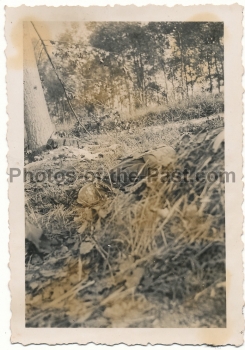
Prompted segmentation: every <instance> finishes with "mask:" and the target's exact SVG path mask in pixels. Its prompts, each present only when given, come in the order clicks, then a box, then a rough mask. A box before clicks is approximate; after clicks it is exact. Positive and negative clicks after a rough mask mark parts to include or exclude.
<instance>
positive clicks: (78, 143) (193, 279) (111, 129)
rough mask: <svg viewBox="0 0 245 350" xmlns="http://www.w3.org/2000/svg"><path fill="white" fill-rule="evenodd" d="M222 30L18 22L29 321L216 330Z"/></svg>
mask: <svg viewBox="0 0 245 350" xmlns="http://www.w3.org/2000/svg"><path fill="white" fill-rule="evenodd" d="M223 35H224V25H223V23H222V22H31V21H30V22H24V23H23V36H24V37H23V40H24V41H23V49H24V56H23V62H24V74H23V79H24V82H23V83H24V123H25V140H24V147H25V149H24V153H25V173H24V182H25V185H24V186H25V238H26V251H25V263H26V267H25V283H26V289H25V291H26V315H25V317H26V327H95V328H96V327H97V328H107V327H120V328H126V327H133V328H135V327H140V328H144V327H147V328H151V327H153V328H171V327H174V328H179V327H189V328H190V327H195V328H199V327H204V328H209V327H210V328H216V327H221V328H222V327H226V276H225V273H226V271H225V208H224V205H225V202H224V198H225V197H224V196H225V182H226V181H231V182H232V181H234V174H232V173H227V172H225V171H224V41H223ZM13 176H14V175H13Z"/></svg>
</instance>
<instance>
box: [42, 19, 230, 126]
mask: <svg viewBox="0 0 245 350" xmlns="http://www.w3.org/2000/svg"><path fill="white" fill-rule="evenodd" d="M86 26H87V30H88V31H89V32H90V35H89V36H88V37H86V38H84V37H83V36H82V35H79V23H72V24H71V25H70V27H68V28H66V30H65V31H64V32H63V33H61V34H60V35H59V37H58V38H57V40H55V41H52V40H46V41H45V45H47V46H50V47H51V48H52V60H53V63H54V65H55V67H56V70H57V71H58V72H59V75H60V77H61V78H62V81H63V82H64V85H65V88H66V91H67V92H68V93H69V96H70V98H71V99H72V105H73V107H74V110H76V113H77V115H78V116H79V117H80V118H81V119H82V118H87V120H91V119H93V118H96V116H98V115H103V114H107V113H114V112H116V111H119V112H120V111H122V112H129V113H130V114H131V113H133V112H134V110H135V109H138V108H142V107H147V106H150V105H165V104H168V103H171V102H175V101H177V102H178V101H179V100H187V101H188V100H189V99H190V98H192V97H194V96H195V95H197V94H201V93H205V94H212V93H217V92H220V91H221V90H222V86H223V84H224V69H223V60H224V54H223V23H220V22H147V23H137V22H132V23H131V22H89V23H87V24H86ZM41 51H42V47H41V46H38V45H37V49H36V57H37V60H38V69H39V73H40V76H41V77H42V84H43V87H44V92H45V96H46V100H47V102H48V108H49V111H50V114H51V115H52V116H56V117H58V119H59V120H60V121H64V120H69V119H70V118H71V117H72V115H71V112H70V109H69V105H68V103H67V98H66V96H65V95H64V91H63V90H62V88H60V87H59V82H58V81H57V79H56V77H55V75H54V74H53V68H52V66H51V65H50V63H49V61H48V60H47V58H46V57H45V56H44V55H42V54H41Z"/></svg>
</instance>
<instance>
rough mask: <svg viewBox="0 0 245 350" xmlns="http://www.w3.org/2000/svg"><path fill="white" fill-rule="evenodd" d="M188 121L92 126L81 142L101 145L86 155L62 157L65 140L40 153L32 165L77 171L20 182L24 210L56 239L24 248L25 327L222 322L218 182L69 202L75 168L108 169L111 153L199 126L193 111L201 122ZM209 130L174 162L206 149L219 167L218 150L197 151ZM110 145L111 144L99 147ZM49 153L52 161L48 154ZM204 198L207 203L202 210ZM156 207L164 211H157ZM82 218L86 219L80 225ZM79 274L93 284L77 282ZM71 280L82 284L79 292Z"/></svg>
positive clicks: (197, 159) (197, 157)
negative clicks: (35, 249) (102, 129)
mask: <svg viewBox="0 0 245 350" xmlns="http://www.w3.org/2000/svg"><path fill="white" fill-rule="evenodd" d="M195 123H196V122H191V121H189V122H188V123H185V124H184V125H183V124H182V123H179V124H177V123H167V124H166V125H164V126H149V127H142V128H137V129H136V130H135V132H134V133H133V134H129V133H127V131H121V132H118V133H109V134H108V133H107V134H106V135H94V136H92V139H90V141H89V143H90V144H91V145H90V146H89V147H88V149H89V150H90V151H91V152H101V153H103V154H104V157H103V158H101V159H97V160H94V161H84V159H83V158H81V157H78V156H76V157H74V158H72V157H67V156H66V150H65V149H64V150H62V149H59V150H57V151H55V152H53V154H51V155H50V154H49V155H48V154H46V155H45V156H44V157H46V161H45V162H43V163H41V164H40V165H39V166H38V167H37V170H40V169H47V168H56V170H57V171H60V170H62V169H63V170H72V169H75V170H76V173H77V178H76V180H75V181H74V182H73V183H69V182H68V181H64V182H63V183H62V184H60V185H58V184H57V182H56V181H53V183H48V182H47V184H43V183H41V184H38V183H29V184H26V198H27V201H26V210H27V213H29V215H30V217H31V218H32V220H33V221H34V222H38V223H39V224H40V225H41V226H42V228H44V229H45V232H46V233H47V235H48V236H49V237H50V238H51V239H54V238H55V240H56V241H57V242H56V244H57V245H56V246H54V247H53V250H52V252H51V253H50V254H49V255H47V256H44V257H43V260H42V259H41V258H40V257H39V256H38V255H37V254H33V256H32V258H31V259H30V256H29V255H28V262H27V268H26V302H27V326H44V327H45V326H46V327H50V326H58V327H67V326H68V327H80V326H85V327H129V326H130V327H185V326H188V327H220V326H221V327H223V326H225V293H224V284H222V283H223V282H224V280H225V271H224V261H225V260H224V258H225V257H224V254H225V250H224V223H223V218H224V212H223V210H224V208H223V204H222V203H223V202H222V198H224V192H223V187H222V186H221V185H217V186H213V188H211V190H210V188H208V187H207V188H206V189H203V188H202V192H201V194H200V188H195V187H194V189H193V187H192V188H189V187H188V188H181V189H179V187H178V186H179V184H178V186H177V185H176V184H170V185H167V184H164V185H163V184H162V183H161V182H160V183H159V182H155V183H154V184H152V186H151V188H146V189H144V190H143V191H142V192H141V195H142V198H141V200H140V201H138V200H137V201H135V195H134V194H132V193H128V194H126V195H125V194H123V193H119V194H118V193H115V194H112V195H111V196H109V198H108V199H107V201H106V202H105V204H102V205H101V206H99V207H97V208H93V209H92V210H91V209H89V208H82V207H81V206H79V205H78V204H77V203H76V198H77V193H78V190H79V189H80V188H81V186H82V185H83V183H84V179H83V178H82V176H81V174H82V171H83V170H84V169H88V170H93V171H96V170H97V169H98V168H99V167H101V166H103V167H105V168H107V169H109V168H110V167H112V166H113V165H115V164H116V163H117V160H116V159H117V157H118V156H123V155H125V154H130V153H131V152H133V151H136V150H144V149H148V148H151V147H153V146H156V145H158V144H160V143H167V144H170V145H176V143H177V141H178V139H179V138H180V136H181V135H182V134H183V132H186V131H187V132H188V131H194V132H196V131H199V130H200V129H202V128H203V127H206V126H207V122H206V121H203V120H202V121H201V124H202V125H201V126H200V125H199V126H198V127H196V126H195V127H194V129H193V125H194V124H195ZM203 123H205V124H203ZM218 124H222V120H221V121H219V122H218ZM208 125H210V123H208ZM213 127H214V126H213V125H211V126H209V129H211V130H212V128H213ZM207 134H209V133H207ZM210 134H211V132H210ZM214 137H215V135H214V136H213V138H211V140H206V141H205V140H203V141H202V143H201V145H202V147H201V148H200V150H199V153H198V154H195V153H194V154H192V150H193V149H196V144H195V142H194V143H193V145H189V147H187V148H185V147H183V148H182V149H181V151H180V165H181V161H183V160H184V161H186V159H189V160H190V162H191V161H192V163H194V164H195V166H196V165H199V166H200V165H201V163H202V164H203V163H204V162H205V160H206V159H207V158H208V156H210V154H212V159H211V160H210V164H209V165H210V167H211V169H214V168H215V167H220V168H222V167H223V153H222V152H223V151H222V149H221V150H220V151H219V152H218V153H214V152H213V153H212V151H211V153H210V152H207V148H208V147H209V145H210V144H211V143H212V142H213V139H214ZM95 142H96V143H97V144H95ZM111 144H114V145H115V144H117V145H118V146H116V147H114V148H113V149H112V150H110V151H109V152H108V148H109V145H111ZM199 146H200V145H199ZM56 153H57V154H56ZM57 156H58V157H59V159H62V163H60V162H59V161H58V162H57V159H55V160H54V159H53V158H57ZM47 159H48V160H47ZM174 186H175V187H174ZM191 190H193V191H194V197H193V196H192V198H190V196H189V194H190V192H191ZM217 193H218V195H219V196H217ZM200 196H201V199H200ZM202 199H203V201H202ZM176 203H177V204H176ZM202 203H203V204H202ZM204 203H208V204H204ZM209 203H211V204H212V205H211V206H210V205H209ZM213 206H214V207H217V208H216V212H215V211H214V212H212V210H213V209H212V208H213ZM164 207H165V208H167V210H168V211H167V217H166V216H165V217H164V215H162V214H163V212H161V210H162V209H164ZM200 208H201V211H200ZM152 209H154V210H153V211H152ZM165 215H166V211H165ZM74 217H76V220H75V221H74ZM84 222H86V223H87V225H86V227H85V228H84V227H83V229H84V232H82V231H83V229H82V230H81V227H82V226H83V223H84ZM78 231H80V233H79V232H78ZM81 232H82V233H81ZM89 244H90V245H91V244H92V246H93V249H90V246H89ZM86 245H87V247H88V254H87V255H86V254H85V255H83V256H82V257H79V256H80V254H79V249H80V247H86ZM82 249H83V248H82ZM87 283H88V284H89V283H93V285H91V286H90V285H88V286H87V287H86V285H87ZM81 286H85V288H84V290H81V291H80V290H79V289H80V288H81ZM66 293H67V294H66ZM62 296H65V297H64V299H62Z"/></svg>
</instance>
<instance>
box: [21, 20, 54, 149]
mask: <svg viewBox="0 0 245 350" xmlns="http://www.w3.org/2000/svg"><path fill="white" fill-rule="evenodd" d="M23 34H24V37H23V49H24V52H23V63H24V67H23V68H24V72H23V74H24V121H25V128H26V134H27V144H28V147H29V149H31V150H37V149H39V148H40V147H42V146H44V145H45V144H46V143H47V141H48V139H49V137H50V136H51V134H52V133H53V131H54V125H53V124H52V122H51V119H50V116H49V113H48V109H47V105H46V101H45V98H44V93H43V89H42V85H41V80H40V77H39V73H38V69H37V64H36V59H35V54H34V49H33V46H32V42H31V38H30V34H29V22H23Z"/></svg>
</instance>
